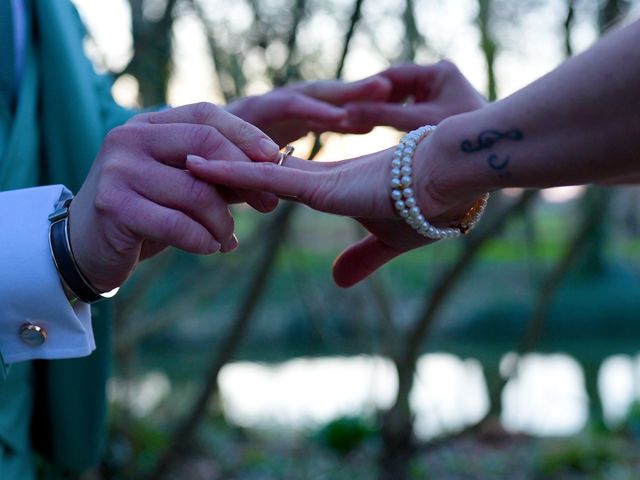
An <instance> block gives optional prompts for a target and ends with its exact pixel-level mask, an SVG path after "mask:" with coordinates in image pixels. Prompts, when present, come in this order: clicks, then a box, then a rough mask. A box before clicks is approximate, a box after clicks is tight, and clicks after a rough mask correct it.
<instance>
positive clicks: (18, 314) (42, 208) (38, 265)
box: [0, 185, 95, 363]
mask: <svg viewBox="0 0 640 480" xmlns="http://www.w3.org/2000/svg"><path fill="white" fill-rule="evenodd" d="M70 197H71V193H70V192H69V190H67V189H66V188H65V187H64V186H62V185H53V186H47V187H36V188H28V189H21V190H12V191H6V192H0V218H2V223H3V225H4V226H5V227H4V228H3V229H0V271H1V272H2V273H1V274H0V352H1V354H2V357H3V359H4V361H5V362H6V363H14V362H20V361H24V360H35V359H60V358H73V357H83V356H86V355H89V354H90V353H91V352H92V351H93V350H94V349H95V340H94V338H93V330H92V328H91V309H90V306H89V305H87V304H85V303H81V302H78V303H76V304H75V305H73V306H72V305H71V304H70V303H69V301H68V300H67V297H66V296H65V294H64V291H63V289H62V285H61V284H60V278H59V276H58V272H57V271H56V268H55V265H54V263H53V260H52V258H51V251H50V248H49V220H48V216H49V214H50V213H51V212H53V210H54V209H55V207H56V206H57V205H58V204H59V203H60V202H61V201H64V200H66V199H67V198H70ZM25 324H33V325H37V326H39V327H41V328H42V329H44V331H45V332H46V340H45V341H44V343H42V344H41V345H29V344H28V343H26V342H24V341H23V340H22V338H21V336H20V331H21V329H22V327H23V326H24V325H25Z"/></svg>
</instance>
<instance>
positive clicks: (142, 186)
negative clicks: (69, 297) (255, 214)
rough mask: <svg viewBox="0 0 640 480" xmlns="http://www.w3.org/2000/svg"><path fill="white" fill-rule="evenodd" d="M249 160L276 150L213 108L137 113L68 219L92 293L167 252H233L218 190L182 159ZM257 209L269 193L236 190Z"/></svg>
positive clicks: (270, 199) (108, 146)
mask: <svg viewBox="0 0 640 480" xmlns="http://www.w3.org/2000/svg"><path fill="white" fill-rule="evenodd" d="M192 153H195V154H198V155H204V156H207V157H213V158H224V159H227V160H233V161H239V162H246V163H250V162H251V161H252V160H256V161H267V162H268V161H273V160H274V159H275V158H276V156H277V153H278V147H277V146H276V145H275V144H274V143H273V142H272V141H271V139H269V138H268V137H267V136H266V135H265V134H264V133H262V132H261V131H260V130H258V129H257V128H256V127H254V126H252V125H250V124H248V123H245V122H244V121H242V120H240V119H239V118H236V117H234V116H233V115H231V114H230V113H227V112H225V111H224V110H222V109H220V108H217V107H215V106H213V105H211V104H206V103H201V104H195V105H188V106H185V107H179V108H175V109H171V110H166V111H162V112H156V113H148V114H142V115H138V116H136V117H134V118H133V119H131V120H130V121H129V122H128V123H127V124H125V125H123V126H121V127H118V128H115V129H114V130H112V131H111V132H110V133H109V134H108V135H107V137H106V138H105V141H104V143H103V145H102V148H101V150H100V152H99V153H98V156H97V158H96V160H95V162H94V164H93V166H92V168H91V171H90V172H89V175H88V176H87V179H86V180H85V182H84V184H83V185H82V188H81V189H80V191H79V192H78V195H77V196H76V197H75V198H74V200H73V202H72V204H71V208H70V213H69V228H70V240H71V245H72V249H73V252H74V256H75V258H76V261H77V262H78V266H79V268H80V270H81V271H82V273H83V274H84V275H85V277H86V278H87V279H88V280H89V281H90V283H91V284H92V285H93V287H94V288H95V289H96V290H98V291H100V292H106V291H109V290H111V289H113V288H115V287H117V286H120V285H121V284H122V283H124V281H125V280H126V279H127V278H128V277H129V275H130V274H131V272H132V271H133V270H134V268H135V267H136V265H137V264H138V262H139V261H140V260H143V259H145V258H148V257H150V256H152V255H155V254H156V253H158V252H159V251H161V250H162V249H164V248H165V247H166V246H168V245H172V246H175V247H178V248H181V249H183V250H186V251H188V252H193V253H199V254H209V253H213V252H216V251H218V250H222V251H230V250H232V249H234V248H235V246H236V245H237V241H236V239H235V237H234V235H233V230H234V224H233V218H232V217H231V215H230V213H229V210H228V208H227V202H226V201H225V199H224V198H223V197H222V195H221V193H220V191H218V190H217V189H216V188H215V187H213V186H211V185H210V184H208V183H206V182H203V181H201V180H198V179H196V178H194V177H193V176H192V175H190V174H189V172H187V171H186V170H185V160H186V157H187V155H188V154H192ZM239 195H240V196H241V197H243V198H244V199H245V200H247V201H248V202H249V203H251V204H252V205H253V206H254V207H255V208H257V209H259V210H261V211H269V210H272V209H273V208H275V206H276V204H277V198H276V197H275V196H274V195H273V194H270V193H268V194H265V193H260V192H245V193H244V194H243V193H242V192H239Z"/></svg>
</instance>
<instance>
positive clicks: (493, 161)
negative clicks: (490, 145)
mask: <svg viewBox="0 0 640 480" xmlns="http://www.w3.org/2000/svg"><path fill="white" fill-rule="evenodd" d="M510 161H511V157H510V156H509V155H507V156H506V157H504V158H503V159H502V160H500V159H499V158H498V156H497V155H496V154H491V155H489V158H487V163H488V164H489V166H490V167H491V168H492V169H493V170H504V169H505V168H507V167H508V166H509V162H510Z"/></svg>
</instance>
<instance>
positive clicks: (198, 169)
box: [187, 155, 322, 208]
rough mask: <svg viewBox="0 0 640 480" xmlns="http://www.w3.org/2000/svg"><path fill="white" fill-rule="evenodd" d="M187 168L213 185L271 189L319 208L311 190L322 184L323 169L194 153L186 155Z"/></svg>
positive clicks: (267, 190) (275, 192) (273, 191)
mask: <svg viewBox="0 0 640 480" xmlns="http://www.w3.org/2000/svg"><path fill="white" fill-rule="evenodd" d="M307 163H311V162H307ZM302 165H305V164H301V166H302ZM187 168H188V169H189V171H190V172H191V173H192V174H193V175H195V176H196V177H198V178H200V179H202V180H205V181H207V182H210V183H213V184H221V185H225V186H227V187H232V188H247V189H251V190H258V191H266V192H271V193H273V194H276V195H279V196H283V197H288V198H293V199H296V200H298V201H301V202H304V203H307V204H308V205H309V206H311V207H314V208H317V207H318V206H317V205H314V204H313V203H314V202H313V201H312V198H313V194H312V192H313V189H314V186H317V185H318V184H319V180H320V179H321V177H322V172H317V171H316V172H314V171H304V170H299V169H296V168H287V167H282V166H278V165H275V164H273V163H265V162H261V163H239V162H225V161H222V160H211V161H207V160H205V159H203V158H201V157H197V156H195V155H189V157H188V158H187Z"/></svg>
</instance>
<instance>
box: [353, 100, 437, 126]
mask: <svg viewBox="0 0 640 480" xmlns="http://www.w3.org/2000/svg"><path fill="white" fill-rule="evenodd" d="M345 108H346V109H347V111H348V112H349V122H350V123H351V124H353V125H388V126H391V127H395V128H397V129H399V130H412V129H414V128H417V127H418V126H420V125H425V124H427V123H434V124H437V123H439V122H440V120H441V118H440V115H439V114H438V111H437V109H436V108H435V107H431V106H429V105H425V104H420V105H419V106H411V105H409V106H406V107H405V106H403V105H400V104H398V103H381V102H359V103H351V104H349V105H347V106H346V107H345Z"/></svg>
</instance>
